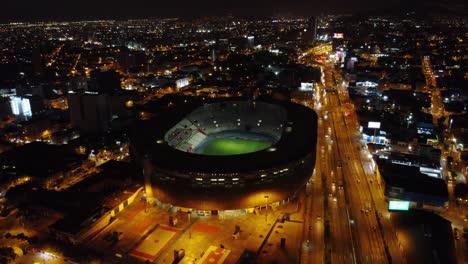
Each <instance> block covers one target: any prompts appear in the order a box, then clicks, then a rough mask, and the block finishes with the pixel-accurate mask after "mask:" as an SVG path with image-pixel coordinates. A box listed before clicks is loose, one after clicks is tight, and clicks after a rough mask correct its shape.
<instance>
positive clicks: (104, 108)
mask: <svg viewBox="0 0 468 264" xmlns="http://www.w3.org/2000/svg"><path fill="white" fill-rule="evenodd" d="M67 99H68V109H69V111H70V122H71V125H72V126H73V127H76V128H78V129H79V130H80V132H81V133H84V134H94V135H99V134H102V133H105V132H106V131H108V130H109V129H110V125H111V121H112V120H113V119H118V118H121V117H127V116H128V110H127V108H126V107H125V103H126V101H127V99H128V98H127V97H126V96H125V95H120V94H112V95H110V94H106V93H96V92H85V93H75V92H69V93H68V98H67Z"/></svg>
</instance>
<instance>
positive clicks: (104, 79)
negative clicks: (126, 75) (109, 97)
mask: <svg viewBox="0 0 468 264" xmlns="http://www.w3.org/2000/svg"><path fill="white" fill-rule="evenodd" d="M90 77H91V80H90V85H89V91H91V92H97V93H107V94H113V93H115V92H117V91H120V90H121V86H120V74H119V73H118V72H116V71H114V70H108V71H100V70H94V71H92V72H91V76H90Z"/></svg>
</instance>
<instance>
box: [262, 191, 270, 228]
mask: <svg viewBox="0 0 468 264" xmlns="http://www.w3.org/2000/svg"><path fill="white" fill-rule="evenodd" d="M263 197H264V198H265V199H266V212H265V222H268V198H270V196H268V195H265V196H263Z"/></svg>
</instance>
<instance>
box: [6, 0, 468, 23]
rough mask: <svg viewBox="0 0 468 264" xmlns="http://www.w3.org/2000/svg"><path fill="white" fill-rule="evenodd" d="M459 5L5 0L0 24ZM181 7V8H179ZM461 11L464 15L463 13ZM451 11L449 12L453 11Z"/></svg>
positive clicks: (336, 0) (456, 1)
mask: <svg viewBox="0 0 468 264" xmlns="http://www.w3.org/2000/svg"><path fill="white" fill-rule="evenodd" d="M462 3H463V1H461V0H446V1H435V0H433V1H423V0H415V1H409V2H408V1H403V0H390V1H386V2H385V3H383V2H382V3H381V2H375V1H371V0H357V1H342V0H331V1H326V2H323V1H312V2H311V1H304V0H292V1H288V2H287V3H286V2H284V1H281V0H273V1H267V0H253V1H247V0H240V1H236V3H235V4H234V3H228V4H226V3H224V4H220V3H219V1H215V0H202V1H196V2H194V1H187V3H185V2H184V1H182V2H177V3H175V2H174V3H167V2H165V3H163V4H161V3H157V2H149V3H148V2H147V1H144V0H137V1H133V2H132V4H131V5H129V4H128V2H127V1H123V0H118V1H115V0H114V1H110V0H105V1H91V0H84V1H80V2H79V4H75V5H74V4H71V3H69V2H63V1H58V0H45V1H32V2H29V1H27V0H22V1H9V2H6V3H4V4H3V11H4V12H2V14H0V21H1V22H4V23H6V22H35V21H37V22H47V21H81V20H106V19H116V20H125V19H146V18H168V17H179V18H197V17H203V16H225V15H233V16H239V17H272V16H291V15H292V16H311V15H321V14H369V15H372V13H373V12H377V13H378V14H388V15H402V14H404V12H407V11H415V10H418V9H419V8H422V9H421V10H420V11H421V12H425V11H424V10H425V9H426V8H431V10H437V9H439V8H440V9H439V10H438V11H444V9H446V8H447V7H450V6H456V7H457V9H458V8H459V7H463V8H462V9H461V10H459V9H458V10H456V11H457V12H462V13H463V12H464V13H466V12H467V10H466V9H465V8H464V6H463V5H462ZM180 6H184V7H185V8H181V7H180ZM463 9H465V10H463ZM452 11H454V10H452Z"/></svg>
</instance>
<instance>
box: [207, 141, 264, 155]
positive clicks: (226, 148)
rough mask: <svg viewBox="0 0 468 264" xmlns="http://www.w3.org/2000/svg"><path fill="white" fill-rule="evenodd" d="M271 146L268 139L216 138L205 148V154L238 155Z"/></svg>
mask: <svg viewBox="0 0 468 264" xmlns="http://www.w3.org/2000/svg"><path fill="white" fill-rule="evenodd" d="M270 146H271V143H270V142H269V141H267V140H253V139H239V138H215V139H213V140H212V141H211V142H210V143H209V145H208V146H207V147H206V148H205V149H204V150H203V154H205V155H237V154H245V153H250V152H255V151H259V150H262V149H266V148H268V147H270Z"/></svg>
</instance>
